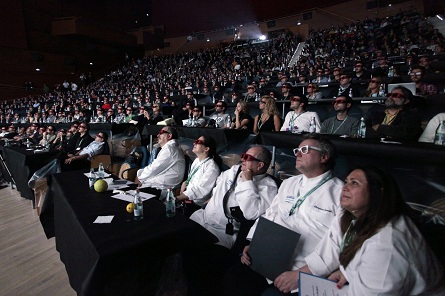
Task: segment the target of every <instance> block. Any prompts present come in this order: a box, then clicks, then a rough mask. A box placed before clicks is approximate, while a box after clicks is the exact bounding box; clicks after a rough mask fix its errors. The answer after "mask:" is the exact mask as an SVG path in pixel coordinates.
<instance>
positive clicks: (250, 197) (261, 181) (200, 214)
mask: <svg viewBox="0 0 445 296" xmlns="http://www.w3.org/2000/svg"><path fill="white" fill-rule="evenodd" d="M271 159H272V156H271V153H270V151H269V150H268V149H267V148H266V147H264V146H253V147H251V148H250V149H249V150H247V152H246V153H243V154H242V155H241V165H234V166H232V167H231V168H230V169H228V170H226V171H224V172H222V173H221V175H220V176H219V177H218V179H217V181H216V186H215V188H214V189H213V193H212V197H211V198H210V200H209V202H208V204H207V206H206V207H205V209H201V210H198V211H196V212H195V213H193V215H192V216H190V219H192V220H193V221H196V222H197V223H199V224H201V225H202V226H203V227H205V228H206V229H207V230H208V231H210V232H211V233H213V234H214V235H215V236H216V237H217V238H218V240H219V242H218V243H217V244H219V245H221V246H224V247H226V248H228V249H230V248H231V247H232V246H233V244H234V242H235V240H236V237H237V231H238V229H239V225H240V224H239V222H237V221H236V220H234V218H231V216H230V215H231V211H230V208H232V207H240V209H241V211H242V213H243V215H244V218H245V219H247V220H255V219H256V218H258V217H259V216H260V215H262V214H263V213H264V212H265V211H266V209H267V208H268V207H269V205H270V203H271V202H272V199H273V197H274V196H275V194H276V192H277V185H276V183H275V181H274V180H273V179H272V178H271V177H269V176H268V175H267V174H266V172H267V169H268V168H269V164H270V162H271ZM232 183H234V187H233V189H232V190H230V189H231V186H232ZM226 193H228V196H227V197H226V198H227V202H226V203H225V205H224V206H225V207H224V208H223V204H224V203H223V200H224V198H225V195H226ZM228 223H229V224H232V227H233V229H232V232H229V231H227V224H228ZM228 232H229V233H228Z"/></svg>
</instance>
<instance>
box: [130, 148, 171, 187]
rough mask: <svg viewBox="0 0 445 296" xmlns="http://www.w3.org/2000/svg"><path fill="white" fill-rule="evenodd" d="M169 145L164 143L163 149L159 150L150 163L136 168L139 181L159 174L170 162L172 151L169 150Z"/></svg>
mask: <svg viewBox="0 0 445 296" xmlns="http://www.w3.org/2000/svg"><path fill="white" fill-rule="evenodd" d="M170 147H171V146H170V145H168V146H167V145H164V147H163V149H161V151H159V154H158V155H157V157H156V158H155V159H154V160H153V162H152V163H151V165H149V166H146V167H145V168H143V169H141V170H138V172H137V176H138V179H139V180H140V181H144V180H147V179H149V178H152V177H154V176H156V175H157V174H159V173H160V172H162V171H164V170H165V169H167V168H168V167H169V166H170V164H171V159H170V158H171V157H172V153H171V150H170Z"/></svg>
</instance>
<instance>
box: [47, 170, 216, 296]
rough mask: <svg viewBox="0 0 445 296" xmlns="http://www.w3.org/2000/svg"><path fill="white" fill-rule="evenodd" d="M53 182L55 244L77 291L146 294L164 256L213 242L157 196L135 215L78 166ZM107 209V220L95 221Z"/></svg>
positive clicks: (97, 293) (59, 175) (212, 239)
mask: <svg viewBox="0 0 445 296" xmlns="http://www.w3.org/2000/svg"><path fill="white" fill-rule="evenodd" d="M73 180H76V181H73ZM51 188H52V191H53V193H54V224H55V238H56V248H57V250H58V251H59V252H60V258H61V260H62V261H63V262H64V263H65V267H66V270H67V273H68V276H69V280H70V284H71V286H72V287H73V288H74V289H75V290H76V291H77V292H78V294H79V295H111V294H113V295H138V294H144V293H146V295H150V293H151V292H153V289H155V288H153V287H156V285H157V282H156V281H157V280H158V277H159V273H160V268H161V266H162V261H163V259H164V258H165V256H167V255H170V254H174V253H177V252H179V251H186V250H190V249H193V248H194V247H196V246H197V245H203V244H209V243H214V242H216V237H214V236H213V235H212V234H210V233H209V232H208V231H206V230H205V229H204V228H203V227H201V226H200V225H199V224H197V223H195V222H193V221H191V220H189V219H188V218H186V217H185V216H183V215H181V214H179V213H178V214H177V215H176V216H175V217H172V218H167V217H166V215H165V206H164V205H163V204H162V203H161V202H160V201H159V200H157V199H155V198H153V199H150V200H147V201H145V202H144V219H143V220H141V221H134V220H133V217H132V214H129V213H127V212H126V205H127V204H128V202H126V201H122V200H118V199H115V198H111V195H112V193H111V192H109V191H107V192H104V193H97V192H95V191H93V190H89V189H88V179H87V178H86V177H85V176H84V175H83V174H82V172H79V171H78V172H67V173H61V174H55V175H53V180H52V186H51ZM108 215H113V216H114V218H113V221H112V222H111V223H109V224H95V223H93V221H94V220H95V219H96V218H97V217H98V216H108ZM132 283H133V284H134V285H133V286H132ZM141 291H144V292H143V293H142V292H141Z"/></svg>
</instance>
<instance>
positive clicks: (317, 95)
mask: <svg viewBox="0 0 445 296" xmlns="http://www.w3.org/2000/svg"><path fill="white" fill-rule="evenodd" d="M306 91H307V95H306V97H307V98H308V99H309V100H319V99H321V98H322V96H323V95H322V93H321V91H320V89H319V87H318V84H316V83H309V84H308V85H307V87H306Z"/></svg>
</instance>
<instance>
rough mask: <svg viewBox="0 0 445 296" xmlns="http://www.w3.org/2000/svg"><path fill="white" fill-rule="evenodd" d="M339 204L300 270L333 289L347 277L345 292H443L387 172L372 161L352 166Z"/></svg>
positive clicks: (440, 275)
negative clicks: (335, 215)
mask: <svg viewBox="0 0 445 296" xmlns="http://www.w3.org/2000/svg"><path fill="white" fill-rule="evenodd" d="M340 203H341V206H342V207H343V214H342V215H340V218H339V219H338V220H335V221H334V222H333V224H332V225H331V229H330V230H329V231H328V232H327V233H326V235H325V237H324V238H323V239H322V241H321V242H320V243H319V245H318V246H317V248H316V249H315V252H314V253H312V254H311V255H309V256H308V257H306V258H305V259H306V262H307V264H308V265H307V266H306V267H303V268H302V270H303V271H308V272H311V273H313V274H316V275H320V276H329V279H331V280H334V281H336V282H337V286H338V287H339V288H341V287H342V286H343V285H344V284H345V283H346V282H349V295H418V294H429V293H433V294H434V295H436V294H435V293H441V292H443V291H444V290H443V288H444V285H443V284H444V271H443V267H442V266H441V264H440V262H439V261H438V260H437V258H436V256H435V255H434V254H433V252H432V251H431V249H430V248H429V246H428V245H427V243H426V241H425V239H424V238H423V236H422V234H421V233H420V232H419V230H418V229H417V227H416V225H415V224H414V222H413V221H412V220H411V218H410V208H409V207H408V206H407V205H406V204H405V202H404V201H403V199H402V196H401V193H400V190H399V187H398V186H397V183H396V182H395V180H394V179H393V178H392V177H391V176H390V175H389V174H387V173H386V172H384V171H383V170H381V169H379V168H376V167H374V166H361V167H358V168H356V169H354V170H352V171H351V172H350V173H349V175H348V176H347V177H346V180H345V185H344V186H343V191H342V196H341V202H340ZM437 295H439V294H437ZM440 295H444V294H440Z"/></svg>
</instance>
